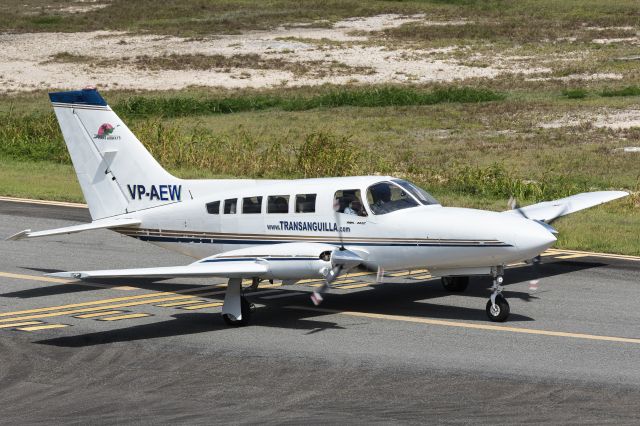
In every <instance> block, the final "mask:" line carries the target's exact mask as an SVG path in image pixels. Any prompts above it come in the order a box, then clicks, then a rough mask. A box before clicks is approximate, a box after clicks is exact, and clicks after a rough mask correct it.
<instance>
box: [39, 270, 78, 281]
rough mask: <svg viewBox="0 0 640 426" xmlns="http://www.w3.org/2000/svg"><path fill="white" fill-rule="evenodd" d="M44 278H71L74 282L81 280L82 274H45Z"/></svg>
mask: <svg viewBox="0 0 640 426" xmlns="http://www.w3.org/2000/svg"><path fill="white" fill-rule="evenodd" d="M44 276H45V277H51V278H73V279H76V280H80V279H82V273H80V272H54V273H51V274H45V275H44Z"/></svg>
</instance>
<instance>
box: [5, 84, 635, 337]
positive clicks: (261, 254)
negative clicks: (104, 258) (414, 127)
mask: <svg viewBox="0 0 640 426" xmlns="http://www.w3.org/2000/svg"><path fill="white" fill-rule="evenodd" d="M49 97H50V99H51V102H52V104H53V108H54V110H55V114H56V116H57V118H58V121H59V124H60V128H61V129H62V134H63V136H64V140H65V142H66V144H67V148H68V149H69V152H70V154H71V159H72V161H73V165H74V167H75V170H76V173H77V176H78V181H79V182H80V186H81V188H82V192H83V194H84V197H85V199H86V201H87V204H88V206H89V211H90V213H91V218H92V222H91V223H88V224H82V225H76V226H69V227H64V228H58V229H51V230H46V231H36V232H32V231H31V230H25V231H22V232H19V233H17V234H16V235H13V236H12V237H9V239H13V240H17V239H22V238H34V237H42V236H47V235H60V234H70V233H75V232H81V231H89V230H92V229H111V230H113V231H115V232H118V233H120V234H123V235H127V236H130V237H133V238H137V239H139V240H142V241H148V242H150V243H153V244H157V245H159V246H162V247H166V248H167V249H171V250H175V251H177V252H180V253H184V254H186V255H189V256H191V257H194V258H196V259H199V260H196V261H195V262H193V263H191V264H189V265H184V266H163V267H151V268H135V269H120V270H101V271H72V272H61V273H54V274H50V275H52V276H56V277H65V278H75V279H81V280H84V279H92V278H108V277H147V278H149V277H157V278H171V277H224V278H227V279H228V280H229V282H228V286H227V290H226V294H225V299H224V305H223V308H222V315H223V318H224V320H225V321H226V322H227V323H228V324H230V325H245V324H247V323H248V321H249V316H250V313H251V309H250V304H249V303H248V302H247V300H246V299H245V297H244V296H243V288H242V281H243V279H252V280H253V284H254V286H257V285H259V283H260V281H262V280H274V279H277V280H283V281H284V282H285V284H288V283H295V282H296V281H298V280H302V279H324V282H325V284H324V285H323V286H322V288H320V289H319V290H318V291H316V292H314V293H313V294H312V296H311V298H312V300H313V302H314V303H315V304H318V303H320V302H321V301H322V294H323V292H325V291H326V290H327V289H328V288H329V287H330V284H331V282H332V281H334V280H335V279H336V278H337V277H338V276H340V275H341V274H344V273H345V272H347V271H349V270H352V269H361V270H369V271H378V272H383V271H390V270H400V269H419V268H427V269H428V270H429V272H430V273H431V274H432V275H433V276H439V277H442V283H443V285H444V288H445V289H447V290H449V291H455V292H461V291H464V290H465V288H466V287H467V284H468V282H469V276H474V275H490V276H492V277H493V287H492V293H491V296H490V298H489V300H488V301H487V304H486V312H487V315H488V317H489V319H490V320H491V321H505V320H506V319H507V316H508V315H509V304H508V303H507V300H506V299H505V298H504V296H503V295H502V294H501V292H502V285H501V284H502V282H503V274H504V267H505V265H507V264H510V263H513V262H519V261H531V260H532V259H536V257H537V256H539V255H540V253H542V252H543V251H544V250H546V249H547V248H549V247H550V246H551V245H553V243H554V242H555V241H556V237H555V236H554V234H555V233H556V231H555V230H554V229H553V228H552V227H551V226H550V225H549V223H550V222H551V221H553V220H554V219H556V218H558V217H560V216H563V215H566V214H569V213H573V212H575V211H578V210H582V209H585V208H588V207H592V206H595V205H598V204H601V203H605V202H608V201H611V200H614V199H617V198H620V197H624V196H626V195H628V194H627V193H626V192H622V191H601V192H589V193H582V194H577V195H573V196H570V197H567V198H563V199H559V200H556V201H550V202H543V203H539V204H535V205H531V206H527V207H522V208H514V209H512V210H509V211H505V212H502V213H499V212H492V211H484V210H472V209H464V208H456V207H443V206H441V205H440V203H438V201H436V200H435V199H434V198H433V197H432V196H431V195H429V194H428V193H427V192H425V191H424V190H422V189H421V188H419V187H417V186H416V185H414V184H412V183H411V182H408V181H406V180H403V179H397V178H394V177H391V176H358V177H335V178H324V179H301V180H247V179H242V180H239V179H238V180H235V179H224V180H217V179H212V180H183V179H179V178H176V177H174V176H172V175H171V174H169V173H168V172H167V171H165V170H164V169H163V168H162V167H161V166H160V165H159V164H158V162H156V160H155V159H154V158H153V157H152V156H151V154H150V153H149V152H148V151H147V150H146V149H145V148H144V146H143V145H142V144H141V143H140V141H139V140H138V139H137V138H136V137H135V136H134V135H133V133H132V132H131V131H130V130H129V128H128V127H127V126H126V125H125V124H124V123H123V122H122V121H121V120H120V118H118V116H117V115H116V114H115V113H114V112H113V111H112V110H111V108H110V107H109V106H108V105H107V103H106V102H105V100H104V99H103V98H102V96H101V95H100V94H99V93H98V92H97V91H96V90H95V89H84V90H80V91H69V92H58V93H51V94H49Z"/></svg>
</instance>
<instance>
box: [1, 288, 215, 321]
mask: <svg viewBox="0 0 640 426" xmlns="http://www.w3.org/2000/svg"><path fill="white" fill-rule="evenodd" d="M220 293H224V291H210V292H207V293H199V294H197V295H195V296H192V295H179V296H170V297H161V298H155V299H152V300H139V301H135V302H125V303H118V304H114V305H107V306H98V307H88V308H80V309H71V310H68V311H57V312H45V313H39V314H35V315H27V316H24V317H13V318H4V319H0V323H4V322H9V321H19V320H30V319H37V318H49V317H57V316H64V315H73V314H81V313H85V312H94V311H103V310H105V309H118V308H126V307H130V306H139V305H148V304H151V303H157V302H169V301H172V300H180V299H189V298H192V297H201V296H210V295H214V294H220ZM100 302H103V301H100Z"/></svg>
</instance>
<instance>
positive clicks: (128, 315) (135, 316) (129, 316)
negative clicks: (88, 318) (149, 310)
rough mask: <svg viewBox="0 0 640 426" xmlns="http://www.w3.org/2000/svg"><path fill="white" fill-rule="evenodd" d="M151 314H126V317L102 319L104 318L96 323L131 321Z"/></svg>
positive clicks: (117, 316)
mask: <svg viewBox="0 0 640 426" xmlns="http://www.w3.org/2000/svg"><path fill="white" fill-rule="evenodd" d="M150 316H151V314H142V313H140V314H126V315H116V316H114V317H104V318H98V321H120V320H125V319H133V318H144V317H150Z"/></svg>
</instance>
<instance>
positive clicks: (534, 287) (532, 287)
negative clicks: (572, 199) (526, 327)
mask: <svg viewBox="0 0 640 426" xmlns="http://www.w3.org/2000/svg"><path fill="white" fill-rule="evenodd" d="M507 206H508V207H509V208H510V209H511V210H513V211H514V212H516V213H518V214H519V215H520V216H522V217H524V218H525V219H529V220H533V221H534V222H537V223H539V224H540V225H541V226H543V227H544V228H545V229H546V230H547V231H549V232H551V233H552V234H557V233H558V231H557V230H556V229H555V228H554V227H553V226H551V223H552V222H553V221H555V220H556V219H558V218H559V217H560V216H562V214H563V213H564V212H565V211H566V209H567V207H566V206H565V207H563V209H562V210H561V211H560V214H558V215H557V216H556V217H555V218H553V219H551V220H549V221H548V222H545V221H542V220H536V219H531V218H530V217H529V216H527V214H526V212H525V211H524V210H523V209H522V208H520V206H519V204H518V200H517V199H516V197H514V196H513V195H512V196H511V197H509V201H508V202H507ZM526 263H528V264H530V265H531V266H532V267H533V270H534V274H535V275H537V276H540V275H542V274H541V272H540V265H541V264H542V257H541V256H540V255H538V256H536V257H534V258H533V259H531V260H529V261H527V262H526ZM539 284H540V279H534V280H529V291H530V292H536V291H538V289H539V288H540V286H539Z"/></svg>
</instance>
